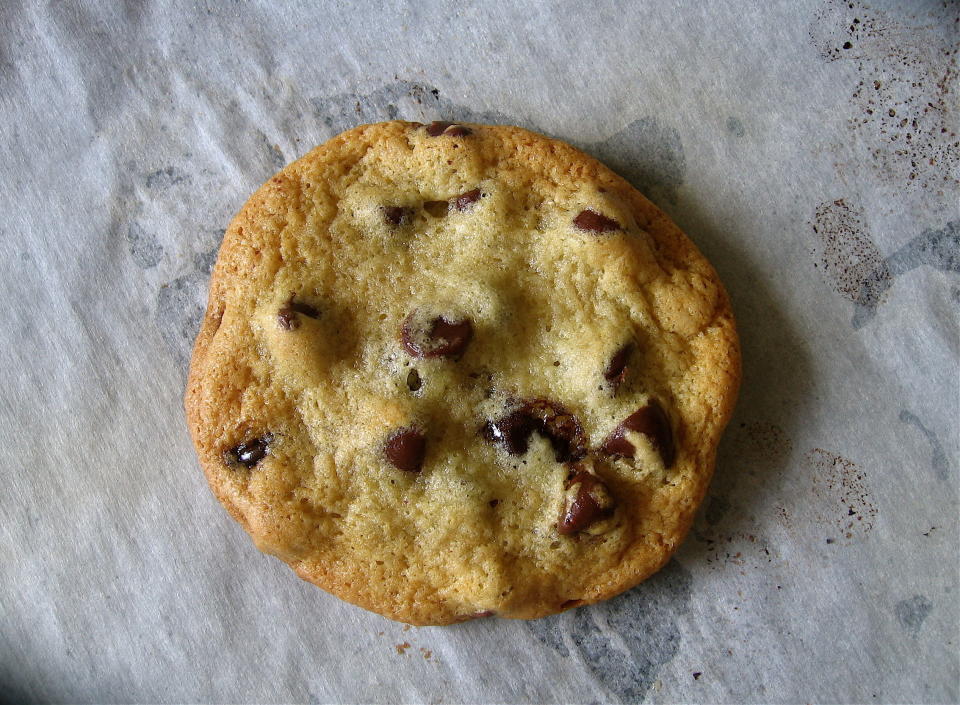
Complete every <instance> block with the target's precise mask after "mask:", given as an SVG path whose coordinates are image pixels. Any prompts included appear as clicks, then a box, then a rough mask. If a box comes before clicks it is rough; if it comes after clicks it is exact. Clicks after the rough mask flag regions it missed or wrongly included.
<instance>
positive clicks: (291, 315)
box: [277, 306, 300, 330]
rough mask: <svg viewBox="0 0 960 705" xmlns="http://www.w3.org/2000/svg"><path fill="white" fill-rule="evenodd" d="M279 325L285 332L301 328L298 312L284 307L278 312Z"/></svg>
mask: <svg viewBox="0 0 960 705" xmlns="http://www.w3.org/2000/svg"><path fill="white" fill-rule="evenodd" d="M277 323H278V324H280V327H281V328H283V329H284V330H293V329H294V328H299V327H300V321H299V320H297V314H296V312H295V311H294V310H293V309H292V308H290V307H289V306H284V307H283V308H281V309H280V310H279V311H277Z"/></svg>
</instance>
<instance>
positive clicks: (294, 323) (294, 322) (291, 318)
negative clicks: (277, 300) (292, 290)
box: [277, 294, 320, 330]
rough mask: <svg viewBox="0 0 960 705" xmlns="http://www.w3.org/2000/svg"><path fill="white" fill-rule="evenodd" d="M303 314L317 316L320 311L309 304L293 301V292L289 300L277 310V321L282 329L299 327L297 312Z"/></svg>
mask: <svg viewBox="0 0 960 705" xmlns="http://www.w3.org/2000/svg"><path fill="white" fill-rule="evenodd" d="M298 313H300V314H303V315H304V316H309V317H310V318H319V317H320V312H319V311H318V310H317V309H315V308H314V307H313V306H311V305H310V304H306V303H303V302H302V301H294V300H293V294H291V295H290V300H289V301H287V303H286V304H285V305H284V306H283V307H282V308H281V309H280V310H279V311H277V323H279V324H280V327H281V328H283V329H284V330H294V329H295V328H299V327H300V321H299V319H298V318H297V314H298Z"/></svg>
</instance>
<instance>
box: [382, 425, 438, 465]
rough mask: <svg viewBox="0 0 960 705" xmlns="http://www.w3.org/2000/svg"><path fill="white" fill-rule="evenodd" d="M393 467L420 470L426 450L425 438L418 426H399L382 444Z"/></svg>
mask: <svg viewBox="0 0 960 705" xmlns="http://www.w3.org/2000/svg"><path fill="white" fill-rule="evenodd" d="M383 452H384V455H386V456H387V460H389V461H390V462H391V463H392V464H393V466H394V467H396V468H399V469H400V470H406V471H407V472H420V468H421V467H422V466H423V456H424V454H425V453H426V452H427V439H426V438H425V437H424V435H423V432H422V431H420V429H418V428H401V429H400V430H399V431H396V432H395V433H394V434H393V435H392V436H390V438H388V439H387V442H386V443H385V444H384V446H383Z"/></svg>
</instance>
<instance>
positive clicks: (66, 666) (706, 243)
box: [0, 0, 960, 703]
mask: <svg viewBox="0 0 960 705" xmlns="http://www.w3.org/2000/svg"><path fill="white" fill-rule="evenodd" d="M958 13H960V10H958V8H957V5H955V4H953V3H940V2H932V1H931V2H907V1H906V0H904V2H901V3H897V4H892V3H880V4H878V3H874V2H872V0H871V3H870V5H869V6H868V5H867V4H865V3H864V2H863V1H862V0H850V1H849V2H847V1H844V2H840V1H838V0H804V1H802V2H794V1H793V0H780V1H778V2H765V3H756V2H747V1H746V0H744V1H743V2H730V3H701V2H686V3H661V2H648V3H639V2H638V3H634V2H623V3H612V2H598V3H575V2H565V3H556V4H548V3H539V4H535V3H518V4H516V5H514V4H513V3H509V2H505V1H501V2H471V1H470V0H466V1H464V2H458V3H441V2H425V1H421V2H417V3H411V4H409V5H407V4H402V3H399V2H384V3H370V4H369V5H364V6H361V4H360V3H340V2H336V3H335V2H328V3H324V4H322V6H321V5H320V4H314V3H302V4H299V5H298V4H292V5H284V6H281V5H280V4H279V3H278V4H276V5H271V4H270V3H253V4H248V3H232V2H231V3H227V2H207V3H196V4H191V3H156V2H154V3H151V2H144V3H140V2H130V3H96V2H90V3H79V2H56V3H49V4H47V3H34V2H28V1H24V2H4V3H2V5H0V137H2V139H0V172H2V184H3V186H2V189H0V212H2V216H3V217H2V219H0V237H2V243H3V257H2V258H0V286H2V293H3V306H2V313H0V316H2V323H3V331H4V333H5V344H4V345H3V346H2V348H0V362H2V370H3V385H2V392H0V419H2V424H3V425H2V428H3V432H4V443H3V447H4V450H3V459H4V462H3V467H4V483H3V491H2V494H0V509H2V524H0V537H2V541H0V547H2V551H3V555H2V563H0V576H2V579H3V580H2V592H0V625H2V639H0V688H2V696H3V698H4V699H6V700H9V701H11V702H27V701H49V700H54V701H97V702H115V701H116V702H121V701H126V702H152V701H153V702H197V701H240V702H247V701H258V702H306V701H311V702H314V701H317V702H376V703H388V702H424V703H427V702H429V703H441V702H443V703H467V702H520V703H534V702H564V703H588V702H621V701H622V702H637V701H643V700H646V701H648V702H654V703H660V702H683V701H687V702H689V701H711V702H719V701H724V702H726V701H752V702H810V701H821V702H826V701H847V702H868V703H869V702H901V701H909V702H921V701H922V702H956V701H957V700H958V697H960V689H958V680H960V665H958V594H957V590H958V558H957V557H958V521H957V518H958V371H960V370H958V348H960V342H958V317H957V310H958V305H960V276H958V275H960V215H958V208H957V203H958V178H960V174H958V154H960V152H958V139H960V138H958V137H957V133H960V127H958V118H957V102H956V101H957V99H956V95H957V91H958V88H960V86H958V81H957V72H958V68H957V54H956V47H957V41H958V32H957V27H958V24H957V18H958ZM393 117H402V118H406V119H412V120H419V121H429V120H432V119H440V118H443V119H458V120H471V121H486V122H498V123H500V122H502V123H511V124H517V125H522V126H525V127H528V128H531V129H535V130H539V131H543V132H545V133H547V134H550V135H553V136H556V137H559V138H561V139H565V140H567V141H570V142H572V143H573V144H576V145H578V146H580V147H582V148H583V149H585V150H586V151H588V152H590V153H591V154H594V155H596V156H597V157H599V158H601V159H602V160H604V161H606V162H607V163H608V164H610V165H611V166H612V167H613V168H614V169H616V170H618V171H620V173H622V174H623V175H624V176H626V177H627V178H629V179H630V180H631V181H633V183H635V184H636V185H637V186H638V187H639V188H641V190H643V191H644V192H646V193H647V194H648V195H649V196H650V197H651V198H652V199H653V200H654V201H655V202H656V203H658V204H659V205H660V206H661V207H663V208H664V209H665V210H666V211H667V212H668V213H670V215H671V216H672V217H673V218H674V219H675V220H676V221H677V222H678V224H679V225H680V226H681V227H682V228H683V229H684V230H685V231H687V232H688V233H689V234H690V236H691V237H692V238H693V239H694V240H695V241H696V242H697V244H698V245H699V246H700V247H701V248H702V250H703V251H704V253H705V254H706V255H707V256H708V257H709V258H710V259H711V260H712V261H713V262H714V264H715V265H716V267H717V269H718V270H719V272H720V274H721V276H722V277H723V279H724V281H725V283H726V284H727V286H728V288H729V290H730V293H731V296H732V298H733V302H734V305H735V309H736V313H737V316H738V320H739V325H740V330H741V335H742V341H743V349H744V372H745V374H744V382H743V391H742V395H741V400H740V403H739V406H738V409H737V413H736V416H735V417H734V420H733V422H732V423H731V426H730V428H729V432H728V433H727V435H726V437H725V439H724V441H723V444H722V447H721V451H720V457H719V465H718V469H717V475H716V479H715V482H714V484H713V486H712V488H711V491H710V494H709V497H708V499H707V501H706V503H705V505H704V509H703V511H702V512H701V514H700V517H699V519H698V521H697V524H696V528H695V530H694V532H693V533H692V535H691V536H690V537H689V539H688V540H687V541H686V543H685V544H684V546H683V548H682V550H681V551H680V552H679V553H678V555H677V556H676V558H675V559H674V560H673V561H672V562H671V563H670V564H669V565H668V566H667V567H666V568H665V569H664V570H663V572H662V573H660V574H659V575H657V576H656V577H654V578H653V579H651V580H650V581H648V582H647V583H645V584H643V585H642V586H640V587H639V588H637V589H635V590H633V591H631V592H629V593H627V594H625V595H622V596H621V597H618V598H616V599H614V600H611V601H609V602H607V603H605V604H603V605H599V606H594V607H589V608H585V609H578V610H574V611H572V612H569V613H566V614H563V615H561V616H557V617H553V618H549V619H544V620H540V621H537V622H533V623H522V622H514V621H506V620H497V619H487V620H479V621H476V622H472V623H468V624H464V625H460V626H456V627H450V628H419V629H411V628H404V627H403V626H402V625H400V624H395V623H392V622H389V621H387V620H385V619H382V618H381V617H379V616H377V615H374V614H369V613H366V612H364V611H362V610H359V609H357V608H354V607H351V606H349V605H346V604H344V603H341V602H340V601H338V600H336V599H335V598H333V597H331V596H329V595H327V594H325V593H323V592H321V591H320V590H318V589H316V588H314V587H312V586H310V585H308V584H305V583H302V582H301V581H300V580H298V579H297V578H296V577H295V576H294V575H293V574H292V573H291V571H290V570H288V569H287V568H286V567H285V566H284V565H282V564H281V563H279V562H278V561H277V560H275V559H273V558H269V557H266V556H263V555H261V554H259V553H258V552H257V551H256V549H255V548H254V547H253V545H252V544H251V542H250V540H249V539H248V538H247V536H246V535H245V534H244V533H243V531H242V530H241V529H240V528H239V527H238V526H237V525H236V524H234V522H233V521H231V520H230V519H229V518H228V516H227V514H226V512H224V511H223V510H222V509H221V508H220V506H219V505H218V504H217V503H216V501H215V500H214V498H213V496H212V495H211V493H210V492H209V490H208V488H207V486H206V484H205V481H204V479H203V476H202V474H201V472H200V470H199V467H198V465H197V462H196V459H195V457H194V454H193V450H192V447H191V444H190V441H189V439H188V435H187V432H186V427H185V422H184V419H183V413H182V410H181V395H182V391H183V386H184V381H185V375H186V366H187V361H188V356H189V351H190V346H191V343H192V340H193V337H194V335H195V334H196V331H197V327H198V323H199V320H200V316H201V311H202V306H203V303H204V300H205V296H206V286H207V283H208V278H209V271H210V267H211V265H212V263H213V261H214V259H215V256H216V252H217V247H218V244H219V242H220V240H221V237H222V235H223V231H224V228H225V226H226V224H227V222H228V221H229V219H230V218H231V216H232V215H233V214H234V213H235V212H236V211H237V209H238V208H239V207H240V206H241V204H242V203H243V202H244V201H245V200H246V198H247V197H248V195H249V194H250V193H251V192H252V191H253V190H254V189H255V188H256V187H257V186H259V185H260V184H261V183H262V182H263V181H265V180H266V179H267V178H268V177H269V176H270V175H271V174H272V173H273V172H274V171H276V170H277V169H279V168H280V167H282V166H283V165H284V164H285V163H287V162H289V161H291V160H293V159H294V158H296V157H298V156H300V155H302V154H304V153H305V152H306V151H307V150H308V149H310V148H311V147H313V146H314V145H315V144H318V143H320V142H322V141H324V140H325V139H327V138H328V137H330V136H332V135H334V134H336V133H338V132H340V131H341V130H343V129H345V128H348V127H351V126H354V125H356V124H360V123H362V122H370V121H378V120H384V119H389V118H393Z"/></svg>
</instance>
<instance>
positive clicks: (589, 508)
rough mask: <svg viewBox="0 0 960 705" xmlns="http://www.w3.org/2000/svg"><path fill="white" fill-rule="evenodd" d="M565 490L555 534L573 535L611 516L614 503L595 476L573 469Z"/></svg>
mask: <svg viewBox="0 0 960 705" xmlns="http://www.w3.org/2000/svg"><path fill="white" fill-rule="evenodd" d="M575 468H576V466H575ZM566 490H567V501H566V502H565V506H564V508H563V511H562V512H561V513H560V521H558V522H557V533H559V534H563V535H565V536H566V535H569V534H575V533H577V532H578V531H583V530H584V529H586V528H588V527H589V526H590V525H591V524H593V523H595V522H597V521H600V520H601V519H606V518H607V517H608V516H610V515H611V514H613V510H614V506H615V503H614V501H613V498H612V497H611V496H610V491H609V490H608V489H607V486H606V484H604V482H603V480H601V479H600V478H599V477H597V476H596V475H592V474H591V473H589V472H587V471H585V470H582V469H575V471H574V474H573V476H572V477H571V478H570V479H568V480H567V485H566Z"/></svg>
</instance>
